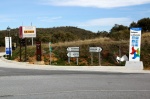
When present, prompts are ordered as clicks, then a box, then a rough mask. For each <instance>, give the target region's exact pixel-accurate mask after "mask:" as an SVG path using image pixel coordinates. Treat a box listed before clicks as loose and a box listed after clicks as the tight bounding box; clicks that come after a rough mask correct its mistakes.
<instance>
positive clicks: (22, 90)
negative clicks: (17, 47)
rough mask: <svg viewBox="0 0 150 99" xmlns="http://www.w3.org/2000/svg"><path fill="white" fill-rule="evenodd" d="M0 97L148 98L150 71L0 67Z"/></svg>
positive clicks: (24, 98)
mask: <svg viewBox="0 0 150 99" xmlns="http://www.w3.org/2000/svg"><path fill="white" fill-rule="evenodd" d="M0 99H150V74H142V73H140V74H137V73H133V74H132V73H110V72H89V71H61V70H33V69H32V70H30V69H10V68H0Z"/></svg>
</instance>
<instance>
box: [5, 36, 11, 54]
mask: <svg viewBox="0 0 150 99" xmlns="http://www.w3.org/2000/svg"><path fill="white" fill-rule="evenodd" d="M5 52H6V55H10V54H11V55H12V41H11V37H5Z"/></svg>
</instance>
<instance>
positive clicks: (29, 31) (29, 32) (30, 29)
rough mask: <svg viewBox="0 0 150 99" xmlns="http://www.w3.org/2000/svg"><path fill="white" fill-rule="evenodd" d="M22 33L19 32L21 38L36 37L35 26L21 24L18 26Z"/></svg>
mask: <svg viewBox="0 0 150 99" xmlns="http://www.w3.org/2000/svg"><path fill="white" fill-rule="evenodd" d="M20 29H21V31H20V32H22V34H21V33H20V35H21V36H20V37H22V38H31V37H36V27H35V26H22V28H20Z"/></svg>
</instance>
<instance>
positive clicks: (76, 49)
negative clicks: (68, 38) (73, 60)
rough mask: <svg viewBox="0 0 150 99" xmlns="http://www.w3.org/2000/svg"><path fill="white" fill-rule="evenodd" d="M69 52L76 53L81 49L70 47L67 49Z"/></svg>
mask: <svg viewBox="0 0 150 99" xmlns="http://www.w3.org/2000/svg"><path fill="white" fill-rule="evenodd" d="M67 51H68V52H69V51H70V52H71V51H74V52H76V51H77V52H78V51H79V47H68V48H67Z"/></svg>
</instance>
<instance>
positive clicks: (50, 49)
mask: <svg viewBox="0 0 150 99" xmlns="http://www.w3.org/2000/svg"><path fill="white" fill-rule="evenodd" d="M49 52H50V53H49V57H50V59H49V60H50V65H51V64H52V61H51V52H52V47H51V42H49Z"/></svg>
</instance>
